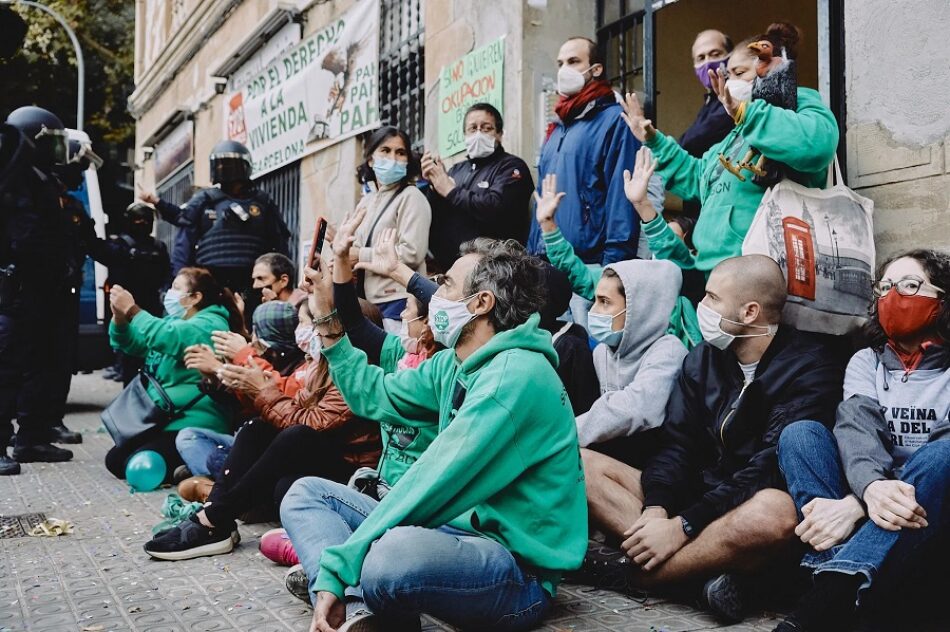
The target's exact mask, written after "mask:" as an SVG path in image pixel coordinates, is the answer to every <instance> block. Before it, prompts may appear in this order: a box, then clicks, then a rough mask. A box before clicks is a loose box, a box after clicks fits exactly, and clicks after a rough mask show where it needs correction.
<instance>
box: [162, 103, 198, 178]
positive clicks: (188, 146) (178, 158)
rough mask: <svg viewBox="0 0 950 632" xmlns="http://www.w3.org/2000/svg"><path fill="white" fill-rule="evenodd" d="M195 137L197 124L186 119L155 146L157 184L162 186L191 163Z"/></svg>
mask: <svg viewBox="0 0 950 632" xmlns="http://www.w3.org/2000/svg"><path fill="white" fill-rule="evenodd" d="M194 137H195V123H194V121H192V120H191V119H185V120H183V121H182V122H181V123H179V124H178V125H177V126H176V127H175V128H174V129H173V130H172V131H171V132H169V134H168V135H167V136H166V137H165V138H163V139H162V140H160V141H159V142H158V143H156V144H155V153H154V154H153V156H152V160H153V161H154V164H155V182H156V183H157V184H159V185H160V184H162V182H164V181H165V180H167V179H168V178H169V176H171V175H172V174H174V173H176V172H177V171H178V169H179V167H181V166H182V165H184V164H185V163H188V162H191V160H192V158H193V155H192V154H193V151H194V149H193V147H194Z"/></svg>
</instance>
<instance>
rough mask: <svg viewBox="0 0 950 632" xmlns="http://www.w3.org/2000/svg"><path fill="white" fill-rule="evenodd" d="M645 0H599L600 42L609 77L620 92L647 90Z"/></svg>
mask: <svg viewBox="0 0 950 632" xmlns="http://www.w3.org/2000/svg"><path fill="white" fill-rule="evenodd" d="M645 15H646V12H645V11H644V7H643V0H597V42H598V44H600V49H601V52H602V53H603V55H604V60H605V62H606V65H607V80H608V81H610V83H611V85H613V87H614V88H616V89H617V90H620V91H621V92H633V91H635V90H636V91H640V92H644V91H645V90H646V85H645V83H644V77H645V76H646V73H645V68H644V63H645V60H644V54H643V53H644V17H645Z"/></svg>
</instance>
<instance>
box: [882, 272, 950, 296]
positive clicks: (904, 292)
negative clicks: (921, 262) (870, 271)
mask: <svg viewBox="0 0 950 632" xmlns="http://www.w3.org/2000/svg"><path fill="white" fill-rule="evenodd" d="M924 286H927V287H929V288H930V289H932V290H933V291H934V292H936V293H937V294H944V290H942V289H940V288H939V287H937V286H936V285H934V284H933V283H928V282H927V281H924V280H923V279H921V278H920V277H915V276H907V277H904V278H903V279H900V280H899V281H897V282H896V283H895V282H893V281H891V280H890V279H881V280H880V281H878V282H877V283H875V284H874V285H873V286H872V289H873V290H874V296H876V297H878V298H880V297H882V296H884V295H885V294H887V293H888V292H890V291H891V288H893V287H896V288H897V293H898V294H900V295H901V296H915V295H916V294H917V292H919V291H920V288H922V287H924Z"/></svg>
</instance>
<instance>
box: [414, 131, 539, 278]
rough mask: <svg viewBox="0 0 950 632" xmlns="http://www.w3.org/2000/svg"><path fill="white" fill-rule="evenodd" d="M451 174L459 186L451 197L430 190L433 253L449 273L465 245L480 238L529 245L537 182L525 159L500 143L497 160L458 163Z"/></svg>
mask: <svg viewBox="0 0 950 632" xmlns="http://www.w3.org/2000/svg"><path fill="white" fill-rule="evenodd" d="M449 175H450V176H451V177H452V178H453V179H454V180H455V188H454V189H453V190H452V192H451V193H449V195H448V197H442V196H441V195H439V194H438V193H436V192H435V190H434V189H431V188H430V189H429V204H430V205H432V227H431V228H430V229H429V250H431V251H432V254H433V255H434V256H435V260H436V262H438V264H439V265H440V266H441V267H442V269H443V270H448V269H449V268H450V267H452V264H453V263H455V260H456V259H458V256H459V246H460V245H462V244H463V243H465V242H466V241H468V240H470V239H474V238H476V237H493V238H495V239H514V240H516V241H518V242H520V243H522V244H525V243H527V239H528V227H529V225H530V222H531V217H530V204H531V194H532V192H533V191H534V181H533V180H532V179H531V172H530V171H529V170H528V165H526V164H525V162H524V160H522V159H521V158H518V157H517V156H513V155H511V154H509V153H507V152H506V151H505V150H504V148H502V146H501V145H498V147H496V148H495V153H493V154H492V155H491V156H488V157H486V158H479V159H477V160H466V161H464V162H460V163H458V164H456V165H453V166H452V168H451V169H449Z"/></svg>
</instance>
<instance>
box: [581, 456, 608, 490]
mask: <svg viewBox="0 0 950 632" xmlns="http://www.w3.org/2000/svg"><path fill="white" fill-rule="evenodd" d="M606 460H607V457H606V456H604V455H603V454H601V453H600V452H595V451H594V450H589V449H588V448H581V462H582V463H583V464H584V480H585V481H587V485H588V486H590V485H591V483H593V482H594V481H597V480H599V479H602V478H603V477H604V476H605V475H606V472H607V466H606Z"/></svg>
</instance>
